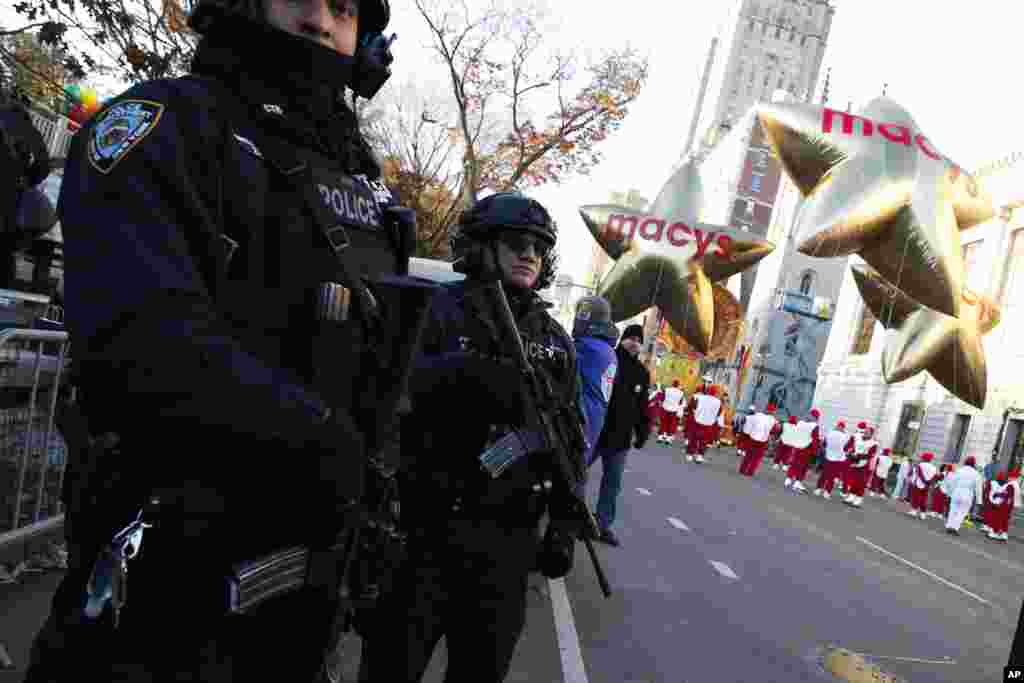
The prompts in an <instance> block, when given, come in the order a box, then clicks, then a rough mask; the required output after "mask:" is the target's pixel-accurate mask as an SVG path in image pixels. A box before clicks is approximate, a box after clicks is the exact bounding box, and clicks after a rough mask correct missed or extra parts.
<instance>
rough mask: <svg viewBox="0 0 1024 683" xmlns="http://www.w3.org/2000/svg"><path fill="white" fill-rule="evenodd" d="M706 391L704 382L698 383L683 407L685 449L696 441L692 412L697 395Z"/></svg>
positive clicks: (695, 427) (695, 424)
mask: <svg viewBox="0 0 1024 683" xmlns="http://www.w3.org/2000/svg"><path fill="white" fill-rule="evenodd" d="M706 393H707V387H706V386H705V385H704V384H698V385H697V388H696V389H694V390H693V394H691V395H690V400H689V401H687V402H686V404H685V406H684V408H683V410H684V413H683V440H684V441H685V442H686V446H687V450H689V446H690V444H694V445H696V441H697V422H696V421H695V420H694V419H693V416H694V413H696V411H697V396H699V395H701V394H706ZM691 460H692V459H691Z"/></svg>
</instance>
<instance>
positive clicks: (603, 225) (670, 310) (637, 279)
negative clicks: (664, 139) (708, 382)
mask: <svg viewBox="0 0 1024 683" xmlns="http://www.w3.org/2000/svg"><path fill="white" fill-rule="evenodd" d="M702 200H703V190H702V183H701V178H700V174H699V171H698V169H697V167H696V166H695V165H693V164H692V163H687V164H684V165H683V166H682V167H681V168H680V169H679V170H678V171H676V172H675V173H674V174H673V175H672V177H671V178H669V180H668V181H667V182H666V183H665V185H664V187H662V189H661V191H660V192H659V193H658V197H657V199H655V200H654V204H653V205H652V207H651V210H650V211H648V212H642V211H636V210H635V209H630V208H626V207H622V206H615V205H612V204H594V205H588V206H583V207H580V215H581V216H582V217H583V222H584V223H585V224H586V226H587V228H588V229H589V230H590V233H591V234H592V235H593V236H594V239H596V240H597V242H598V244H600V245H601V247H602V248H603V249H604V250H605V251H606V252H607V253H608V255H609V256H611V257H612V258H613V259H615V265H614V266H613V267H612V269H611V271H609V273H608V275H607V276H606V277H605V278H604V280H602V282H601V288H600V291H599V294H600V295H601V296H603V297H604V298H605V299H607V300H608V303H609V304H611V307H612V319H613V320H614V321H615V322H619V321H622V320H626V319H628V318H632V317H633V316H635V315H638V314H640V313H642V312H643V311H645V310H647V309H648V308H650V307H651V306H657V307H658V308H659V309H661V312H662V315H664V316H665V320H667V321H668V324H669V325H670V326H671V327H672V329H673V330H675V331H676V332H677V333H678V334H679V335H681V336H682V337H683V338H684V339H685V340H686V342H687V343H689V344H690V345H691V346H693V348H695V349H697V350H698V351H700V352H701V353H707V352H708V351H709V350H710V349H711V347H712V339H713V338H714V335H715V317H716V315H715V296H714V290H713V287H712V283H714V282H718V281H721V280H725V279H727V278H729V277H730V276H731V275H735V274H736V273H739V272H740V271H743V270H745V269H747V268H749V267H750V266H752V265H754V264H755V263H757V262H758V261H760V260H761V259H763V258H764V257H765V256H767V255H768V254H770V253H771V252H772V250H774V249H775V246H774V245H773V244H772V243H771V242H767V241H765V240H762V239H759V238H757V237H755V236H753V235H750V234H749V233H747V232H745V231H743V230H737V229H735V228H727V227H723V226H717V225H707V224H705V223H700V222H698V220H697V219H698V217H699V215H700V209H701V205H702Z"/></svg>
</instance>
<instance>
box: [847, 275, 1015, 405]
mask: <svg viewBox="0 0 1024 683" xmlns="http://www.w3.org/2000/svg"><path fill="white" fill-rule="evenodd" d="M852 271H853V279H854V282H855V283H856V284H857V289H858V290H860V294H861V298H862V299H863V300H864V303H865V305H866V306H867V307H868V309H869V310H870V311H871V312H872V314H873V315H874V316H875V318H877V319H878V321H879V322H880V323H882V326H883V327H884V328H885V329H887V330H895V334H892V335H890V336H889V337H888V339H887V340H886V344H885V349H884V351H883V352H882V374H883V375H884V376H885V380H886V381H887V382H901V381H903V380H905V379H909V378H910V377H913V376H914V375H916V374H917V373H919V372H921V371H922V370H927V371H928V373H929V374H930V375H931V376H932V377H934V378H935V380H936V381H937V382H938V383H939V384H941V385H942V386H944V387H946V388H947V389H949V391H950V392H951V393H953V394H954V395H956V396H958V397H960V398H961V399H963V400H964V401H966V402H967V403H970V404H971V405H973V406H976V407H978V408H984V406H985V394H986V390H987V379H988V373H987V370H986V364H985V349H984V347H983V346H982V343H981V337H982V335H985V334H988V333H989V332H991V331H992V329H993V328H994V327H995V326H996V325H998V324H999V318H1000V312H999V307H998V306H996V305H995V303H994V302H992V301H991V300H990V299H989V298H988V297H985V296H982V295H979V294H976V293H975V292H972V291H971V290H969V289H964V291H963V300H962V301H961V304H960V317H957V318H954V317H952V316H948V315H945V314H944V313H940V312H939V311H935V310H933V309H930V308H928V307H926V306H922V305H921V304H920V303H919V302H917V301H915V300H914V299H913V298H911V297H910V296H908V295H907V294H906V293H905V292H903V291H900V290H899V289H898V288H897V287H896V286H894V285H893V284H892V283H891V282H888V281H886V280H885V278H883V277H882V276H881V275H880V274H879V273H878V272H877V271H876V270H874V269H872V268H870V267H869V266H865V265H860V264H857V265H854V266H852Z"/></svg>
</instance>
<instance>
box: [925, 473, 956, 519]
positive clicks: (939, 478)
mask: <svg viewBox="0 0 1024 683" xmlns="http://www.w3.org/2000/svg"><path fill="white" fill-rule="evenodd" d="M952 472H953V466H952V465H950V464H948V463H947V464H945V465H943V466H942V467H941V468H940V469H939V473H938V474H937V475H935V482H934V485H933V486H932V497H931V504H930V506H929V507H930V509H929V510H928V516H929V517H937V518H939V519H945V518H946V513H947V512H948V511H949V497H948V496H947V495H946V492H945V490H944V489H943V488H942V484H943V482H945V480H946V477H948V476H949V475H950V474H951V473H952Z"/></svg>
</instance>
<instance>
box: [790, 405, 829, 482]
mask: <svg viewBox="0 0 1024 683" xmlns="http://www.w3.org/2000/svg"><path fill="white" fill-rule="evenodd" d="M820 417H821V413H820V412H818V410H817V409H813V410H811V414H810V416H809V417H808V418H807V419H806V420H801V421H800V422H798V423H797V424H796V428H795V429H792V430H789V432H788V434H787V430H786V426H788V425H784V426H783V427H782V442H783V443H784V444H787V445H789V446H791V447H792V454H791V455H790V461H789V469H788V470H786V482H785V483H784V484H783V486H784V487H785V488H787V489H788V488H789V487H791V486H792V487H793V490H794V491H796V492H798V493H807V489H806V488H804V477H806V476H807V468H808V467H810V465H811V458H813V457H814V454H815V453H817V452H818V445H819V444H820V443H821V430H820V429H819V428H818V418H820Z"/></svg>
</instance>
